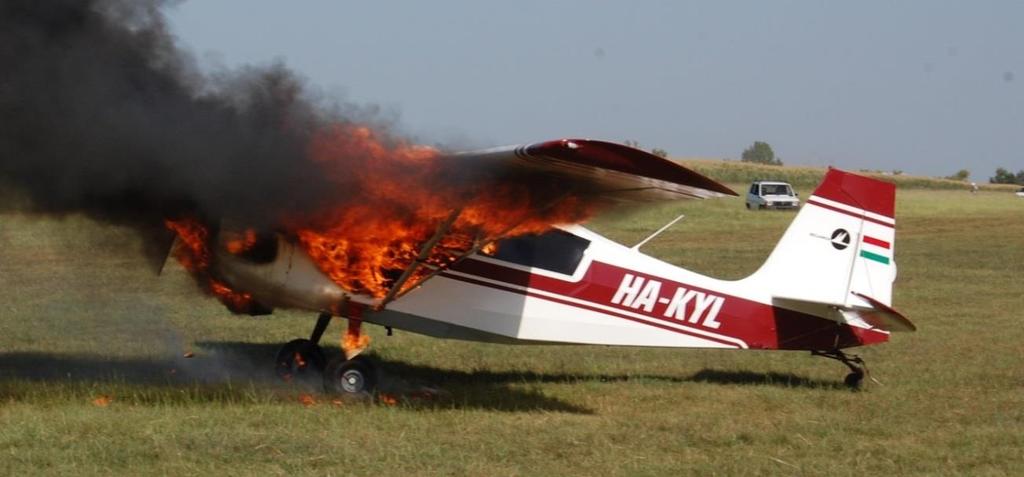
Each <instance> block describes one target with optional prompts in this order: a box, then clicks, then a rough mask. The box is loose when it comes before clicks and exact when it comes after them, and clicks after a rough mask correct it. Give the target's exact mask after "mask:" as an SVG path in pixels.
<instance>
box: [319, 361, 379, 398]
mask: <svg viewBox="0 0 1024 477" xmlns="http://www.w3.org/2000/svg"><path fill="white" fill-rule="evenodd" d="M376 387H377V370H376V369H375V368H374V367H373V364H372V363H371V362H370V360H369V359H368V358H366V357H364V356H356V357H355V358H352V359H349V360H346V359H345V358H344V357H339V358H337V359H335V360H333V361H331V362H330V363H328V364H327V369H325V370H324V390H325V391H327V392H328V393H333V394H341V395H345V396H366V395H368V394H370V393H372V392H373V390H374V389H376Z"/></svg>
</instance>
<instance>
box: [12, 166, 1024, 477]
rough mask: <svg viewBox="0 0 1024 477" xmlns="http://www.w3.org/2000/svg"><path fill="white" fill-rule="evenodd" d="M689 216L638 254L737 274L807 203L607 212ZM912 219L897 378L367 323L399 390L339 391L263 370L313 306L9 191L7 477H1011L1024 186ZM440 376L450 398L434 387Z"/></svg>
mask: <svg viewBox="0 0 1024 477" xmlns="http://www.w3.org/2000/svg"><path fill="white" fill-rule="evenodd" d="M736 186H737V187H739V188H742V186H743V184H736ZM0 209H3V208H2V207H0ZM679 212H683V213H686V214H687V219H686V220H684V221H683V222H682V223H680V224H678V225H677V226H675V227H674V228H672V229H670V230H669V231H667V232H665V234H663V235H662V236H660V237H658V238H657V239H655V240H654V241H652V242H651V243H650V244H649V245H647V246H645V249H644V250H645V251H646V252H648V253H650V254H652V255H656V256H659V257H662V258H664V259H665V260H668V261H670V262H673V263H678V264H680V265H684V266H687V267H688V268H691V269H695V270H697V271H701V272H704V273H708V274H712V275H716V276H723V277H729V278H738V277H741V276H744V275H745V274H747V273H750V272H751V271H753V270H754V269H755V268H756V267H757V266H758V265H759V264H760V262H761V261H762V260H763V259H764V258H765V257H766V256H767V254H768V252H769V251H770V249H771V248H772V246H774V243H775V241H776V240H777V239H778V238H779V237H780V236H781V234H782V232H783V231H784V229H785V228H786V226H787V225H788V222H789V221H790V220H791V219H792V214H791V213H786V212H748V211H746V210H744V209H743V208H742V201H741V200H740V199H737V198H729V199H722V200H713V201H706V202H693V203H685V204H683V205H681V206H680V205H676V206H673V207H651V208H647V209H644V210H638V211H636V213H635V214H634V215H631V216H618V217H603V218H601V219H600V220H598V221H595V223H594V224H593V225H594V227H595V228H596V229H598V230H599V231H601V232H604V233H606V234H608V235H609V236H611V237H613V238H615V239H618V240H621V241H624V242H627V243H628V242H635V241H638V240H640V239H641V238H643V237H644V236H645V235H647V234H648V233H649V232H650V231H652V230H653V229H655V228H657V226H658V225H660V223H663V222H666V221H668V220H669V219H671V218H672V217H674V216H675V215H676V214H677V213H679ZM897 213H898V217H897V220H898V225H897V243H896V259H897V263H898V265H899V279H898V281H897V285H896V298H895V306H896V307H897V308H898V309H900V310H901V311H902V312H904V313H905V314H906V315H907V316H908V317H910V318H911V319H912V320H913V321H914V322H915V323H916V324H917V325H918V326H919V328H920V331H919V332H918V333H914V334H900V335H895V336H894V338H893V341H892V342H891V343H888V344H885V345H881V346H876V347H870V348H866V349H863V350H862V351H861V354H862V355H863V356H864V357H865V359H866V360H867V361H868V363H869V365H870V369H871V372H872V376H874V377H875V378H877V379H878V380H879V381H881V382H882V383H883V384H881V385H869V388H868V389H867V390H866V391H865V392H850V391H848V390H846V389H844V388H843V387H842V385H841V380H842V377H843V375H844V374H845V370H844V369H843V368H842V367H841V366H840V365H839V364H837V363H834V362H831V361H827V360H822V359H818V358H811V357H810V356H808V355H807V354H805V353H799V352H793V353H790V352H764V351H704V350H663V349H639V348H613V347H585V346H550V347H532V346H500V345H486V344H476V343H464V342H454V341H440V340H434V339H430V338H425V337H420V336H416V335H412V334H409V333H404V332H401V331H396V333H395V336H393V337H386V336H384V333H383V332H382V330H379V329H371V333H372V334H373V336H374V343H373V346H372V349H373V353H374V355H375V356H376V357H377V359H379V360H380V362H381V363H382V366H383V368H384V370H385V375H386V376H388V380H387V383H386V386H387V387H388V388H389V390H390V391H391V392H392V394H394V395H396V396H397V397H398V403H397V404H396V405H393V406H391V405H386V404H383V403H376V404H360V403H350V402H345V403H341V404H340V405H336V404H334V403H332V402H331V398H330V397H328V396H324V395H322V394H321V393H320V392H319V391H318V386H317V384H316V383H292V384H286V383H281V382H278V381H277V380H276V379H275V378H273V377H272V376H271V373H270V372H269V369H268V368H269V364H270V363H271V361H272V358H273V355H274V353H275V352H276V349H277V346H278V345H279V344H281V343H283V342H284V341H287V340H289V339H291V338H293V337H295V336H300V335H304V334H306V333H308V332H309V329H310V328H311V327H312V324H313V319H314V317H313V316H311V315H310V314H308V313H289V312H283V313H282V312H279V313H277V314H275V315H273V316H271V317H264V318H248V317H235V316H231V315H229V314H228V313H227V312H226V311H225V310H224V309H223V308H222V307H221V306H220V305H219V304H218V303H217V302H215V301H214V300H212V299H209V298H206V297H203V296H202V295H200V294H198V293H197V292H196V288H195V285H194V284H193V283H192V282H191V280H190V279H189V277H188V276H187V275H186V274H185V273H184V272H183V271H182V270H181V269H180V268H179V267H177V266H173V265H169V266H168V269H167V271H166V272H165V274H164V275H163V276H162V277H156V276H153V275H152V274H151V273H149V272H148V271H147V267H146V265H145V262H144V260H143V259H142V258H141V254H140V253H134V252H135V251H136V250H139V249H140V247H141V245H140V243H139V242H138V240H137V239H136V238H135V237H134V235H132V233H130V232H129V231H128V230H126V229H123V228H118V227H106V226H101V225H98V224H96V223H93V222H91V221H89V220H86V219H84V218H81V217H75V216H72V217H67V218H64V219H49V218H39V217H32V216H28V215H24V214H21V213H18V212H16V211H13V210H9V209H8V210H6V211H4V212H0V474H3V475H16V474H31V475H39V474H44V475H45V474H72V473H73V474H77V475H97V474H103V475H109V474H111V473H114V474H132V475H152V474H156V475H182V474H206V475H279V474H287V475H366V474H377V475H403V474H411V475H433V474H455V475H465V474H469V475H668V474H673V475H677V474H726V475H751V474H812V475H823V474H829V475H881V474H945V475H948V474H972V475H1020V474H1022V473H1024V453H1022V452H1021V449H1022V448H1024V346H1022V345H1021V343H1022V342H1024V326H1022V318H1024V316H1022V310H1024V293H1022V292H1024V276H1022V275H1021V273H1020V267H1021V265H1022V264H1024V200H1021V199H1018V198H1016V197H1014V196H1013V195H1011V194H1006V193H1003V192H982V193H979V194H976V195H971V194H968V193H966V192H962V191H951V190H950V191H942V190H904V189H901V190H900V191H899V192H898V205H897ZM339 329H340V326H339V325H338V324H337V323H335V324H333V325H332V327H331V329H330V330H329V331H328V333H329V336H336V335H337V333H338V331H339ZM189 351H191V352H194V353H195V357H194V358H191V359H187V358H184V357H183V354H184V353H186V352H189ZM328 351H329V352H330V353H337V352H338V350H337V346H331V347H330V349H329V350H328ZM424 386H426V387H430V388H437V389H441V390H443V392H442V393H440V394H438V395H434V396H429V397H421V395H420V394H419V393H418V392H417V391H418V390H420V389H421V388H422V387H424ZM307 393H308V394H311V395H312V397H313V399H315V400H316V404H315V405H312V406H308V407H307V406H304V405H303V404H302V403H301V402H300V396H301V395H303V394H307ZM101 396H107V397H109V398H111V402H110V404H109V405H107V406H105V407H103V406H97V405H95V404H94V403H93V401H94V400H95V399H97V398H98V397H101Z"/></svg>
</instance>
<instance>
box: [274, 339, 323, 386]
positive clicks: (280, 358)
mask: <svg viewBox="0 0 1024 477" xmlns="http://www.w3.org/2000/svg"><path fill="white" fill-rule="evenodd" d="M325 362H326V359H325V358H324V352H323V351H321V350H320V346H318V345H317V344H316V343H314V342H312V341H310V340H307V339H305V338H299V339H295V340H291V341H289V342H288V343H287V344H285V345H284V346H282V347H281V351H278V352H277V360H276V361H275V366H274V370H275V371H276V372H277V375H278V376H280V377H281V379H284V380H292V379H295V378H304V377H309V376H313V375H315V374H319V373H320V372H322V371H323V369H324V363H325Z"/></svg>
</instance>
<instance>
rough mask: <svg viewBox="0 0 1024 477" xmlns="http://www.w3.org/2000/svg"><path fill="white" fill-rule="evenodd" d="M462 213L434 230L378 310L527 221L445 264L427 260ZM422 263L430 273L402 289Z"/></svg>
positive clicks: (458, 211)
mask: <svg viewBox="0 0 1024 477" xmlns="http://www.w3.org/2000/svg"><path fill="white" fill-rule="evenodd" d="M571 194H572V193H571V192H566V193H564V194H562V195H560V196H559V197H558V198H556V199H554V200H552V201H551V202H549V203H548V204H547V205H545V206H544V207H542V208H541V209H540V210H546V209H549V208H551V207H554V206H555V205H556V204H558V203H559V202H561V201H562V200H564V199H566V198H567V197H569V196H570V195H571ZM461 213H462V209H461V208H458V209H455V210H454V211H452V214H451V215H450V216H448V218H447V219H446V220H445V221H444V222H442V223H441V225H438V227H437V231H436V232H434V236H433V237H431V238H430V240H428V241H426V242H425V243H424V244H423V248H422V249H420V254H419V256H417V257H416V260H414V261H413V263H411V264H410V265H409V267H408V268H406V269H405V271H404V272H402V276H400V277H399V278H398V281H396V282H395V284H394V285H392V286H391V289H390V290H388V294H387V295H385V296H384V298H382V299H381V301H380V303H378V304H377V305H376V306H375V307H374V308H375V309H376V310H378V311H379V310H383V309H384V307H385V306H387V304H388V303H391V302H392V301H395V300H397V299H399V298H402V297H403V296H405V294H406V293H409V292H411V291H413V290H415V289H416V288H418V287H419V286H420V285H422V284H423V283H425V282H426V281H427V280H430V279H431V278H434V277H436V276H437V275H438V274H440V273H441V272H443V271H445V270H447V269H449V268H451V267H452V266H453V265H455V264H457V263H459V262H461V261H462V260H464V259H465V258H466V257H468V256H470V255H473V254H475V253H477V252H479V251H480V250H481V249H483V248H484V247H486V246H487V245H488V244H490V243H491V242H494V241H496V240H500V239H501V238H504V236H505V234H507V233H509V232H511V231H512V230H513V229H515V228H516V227H518V226H519V225H520V224H522V223H523V222H525V221H526V219H525V218H524V219H523V220H521V221H519V222H516V223H515V224H512V225H509V226H508V227H507V228H505V229H504V230H502V231H501V232H500V233H498V234H495V235H494V236H491V237H483V238H477V240H475V241H474V244H473V246H472V247H470V248H469V250H466V251H465V252H463V253H461V254H459V255H458V256H457V257H455V258H454V259H453V260H452V261H450V262H449V263H446V264H443V265H440V266H437V265H433V264H430V263H427V261H426V260H427V258H428V257H430V252H431V251H432V250H433V249H434V247H435V246H436V245H437V243H438V242H440V241H441V239H442V238H444V236H445V234H447V233H448V231H449V230H451V228H452V225H453V224H455V220H456V219H458V218H459V214H461ZM421 265H422V266H426V267H429V268H430V269H431V270H430V273H428V274H426V275H424V276H423V277H421V278H420V279H419V280H417V281H416V282H415V283H413V284H412V285H411V286H408V287H405V289H404V290H403V289H402V288H403V287H402V285H404V284H405V282H407V281H408V280H409V278H411V277H412V275H413V273H414V272H415V271H416V270H417V269H418V268H419V267H420V266H421Z"/></svg>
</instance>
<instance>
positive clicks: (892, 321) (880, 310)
mask: <svg viewBox="0 0 1024 477" xmlns="http://www.w3.org/2000/svg"><path fill="white" fill-rule="evenodd" d="M852 293H853V295H854V296H857V297H858V298H861V299H863V300H864V301H866V302H868V303H870V304H871V308H870V309H864V308H854V309H853V310H852V311H853V312H854V313H857V315H858V316H859V317H860V318H861V319H862V320H864V321H865V322H866V323H868V324H869V325H871V326H874V327H875V328H881V329H883V330H886V331H917V327H916V326H914V323H912V322H911V321H910V320H908V319H907V317H905V316H903V314H902V313H900V312H898V311H896V310H894V309H893V308H892V307H890V306H888V305H886V304H885V303H882V302H880V301H878V300H876V299H874V298H871V297H869V296H867V295H864V294H861V293H857V292H852Z"/></svg>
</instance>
